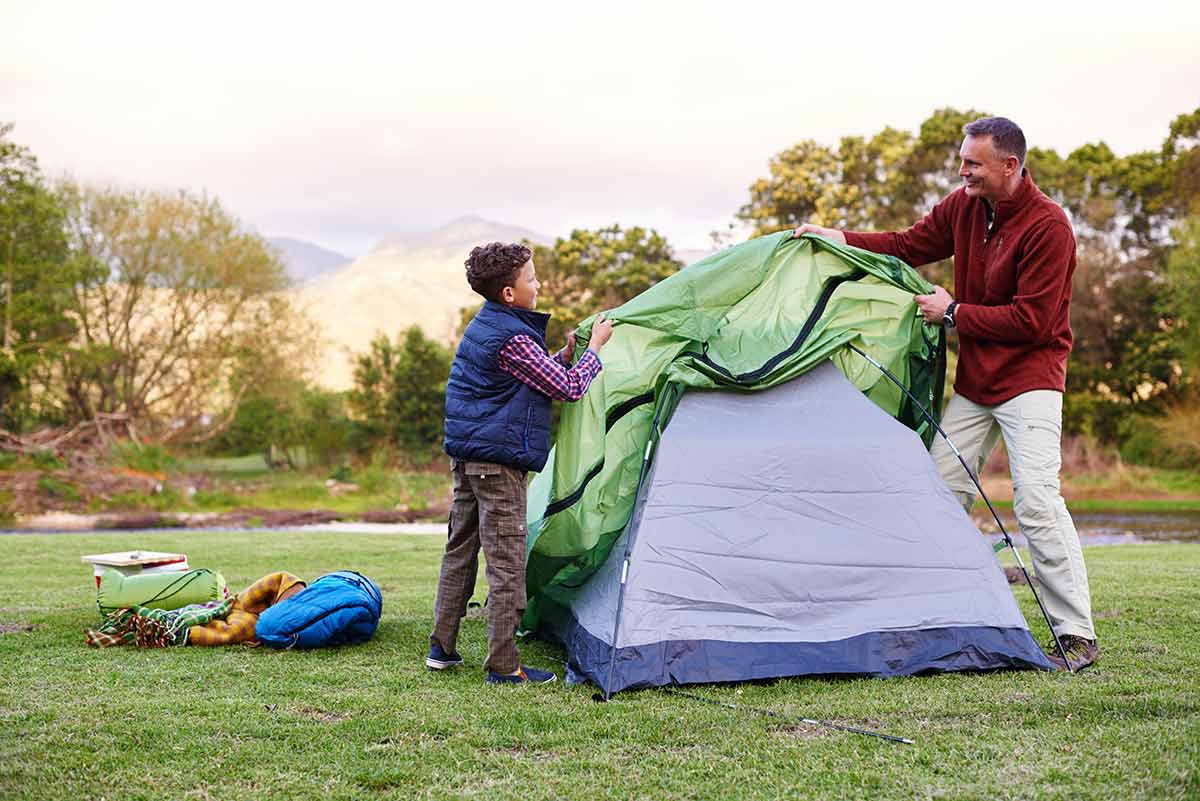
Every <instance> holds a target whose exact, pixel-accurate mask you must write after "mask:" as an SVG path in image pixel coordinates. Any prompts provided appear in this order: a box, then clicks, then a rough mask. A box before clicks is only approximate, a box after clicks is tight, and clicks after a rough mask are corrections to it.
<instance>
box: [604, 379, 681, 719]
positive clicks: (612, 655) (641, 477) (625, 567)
mask: <svg viewBox="0 0 1200 801" xmlns="http://www.w3.org/2000/svg"><path fill="white" fill-rule="evenodd" d="M672 388H673V385H671V384H667V385H666V387H664V389H663V396H662V398H661V399H660V403H659V406H658V410H657V411H656V412H655V413H654V422H653V423H651V424H650V437H649V438H648V439H647V440H646V452H645V454H643V456H642V469H641V472H640V473H638V483H637V489H635V490H634V491H633V509H632V510H630V512H629V520H628V521H627V522H626V524H625V525H626V526H628V525H629V524H630V523H632V522H633V521H634V519H635V518H636V517H637V511H638V502H639V499H640V498H641V494H642V482H644V481H645V480H646V473H647V469H648V468H649V466H650V456H651V455H652V454H653V453H654V443H655V441H656V440H657V436H656V435H658V434H659V433H660V432H659V428H658V424H659V421H660V420H661V419H662V413H663V409H665V408H666V407H667V404H666V402H665V400H666V394H667V392H669V391H672ZM633 534H634V531H633V530H630V531H629V536H627V537H626V538H625V555H624V557H623V560H622V564H621V587H620V589H619V590H618V591H617V613H616V614H615V615H614V616H613V635H612V646H611V648H612V650H611V651H610V652H609V656H608V679H607V680H606V681H605V682H604V695H603V696H601V695H600V694H599V693H596V694H595V695H593V696H592V699H593V700H595V701H605V702H607V701H608V699H609V698H611V697H612V690H611V689H610V688H611V687H612V680H613V670H614V669H615V668H616V664H617V632H618V631H619V630H620V628H621V611H622V610H623V609H624V608H625V580H626V579H627V578H629V557H630V556H632V555H633Z"/></svg>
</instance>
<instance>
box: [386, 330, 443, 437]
mask: <svg viewBox="0 0 1200 801" xmlns="http://www.w3.org/2000/svg"><path fill="white" fill-rule="evenodd" d="M452 359H453V354H452V353H451V352H450V350H449V349H448V348H447V347H446V346H445V345H442V344H440V343H438V342H434V341H433V340H431V339H426V338H425V335H424V334H423V333H421V329H420V328H418V327H416V326H413V327H411V328H409V329H408V330H407V331H405V332H404V336H403V339H402V341H401V342H400V345H399V347H398V348H397V350H396V362H395V365H394V367H393V369H392V380H391V392H390V393H389V395H388V399H387V411H388V415H389V417H390V419H391V420H393V421H394V422H393V428H394V431H395V435H394V441H395V443H396V444H397V445H398V446H399V447H400V449H401V450H403V451H404V452H405V453H408V454H409V455H411V456H415V457H421V456H426V455H428V454H429V452H430V450H431V449H434V450H436V449H437V447H438V446H439V445H440V443H441V439H442V421H443V415H444V413H445V408H446V382H447V381H448V380H449V378H450V362H451V360H452Z"/></svg>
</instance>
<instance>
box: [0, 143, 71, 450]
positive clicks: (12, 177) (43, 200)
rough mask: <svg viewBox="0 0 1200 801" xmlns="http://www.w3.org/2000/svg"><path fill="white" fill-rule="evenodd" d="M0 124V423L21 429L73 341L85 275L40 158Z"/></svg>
mask: <svg viewBox="0 0 1200 801" xmlns="http://www.w3.org/2000/svg"><path fill="white" fill-rule="evenodd" d="M12 129H13V126H12V124H11V123H0V311H2V313H3V334H2V336H3V340H2V349H0V425H3V426H5V427H10V428H22V427H25V426H27V425H30V424H32V423H33V422H34V421H35V420H36V419H37V417H38V416H39V414H41V413H42V412H44V410H43V409H39V408H38V406H37V399H36V398H35V397H34V395H33V394H32V392H31V387H30V377H31V375H32V374H33V373H34V372H36V371H37V370H38V369H39V368H40V367H41V366H43V365H44V363H45V362H47V361H48V360H49V359H51V358H53V356H54V354H56V353H58V352H59V351H61V349H62V348H64V347H66V346H67V345H68V344H69V342H70V341H71V339H72V338H73V337H74V336H75V333H76V326H75V321H74V317H73V316H72V315H71V314H70V313H69V312H70V310H71V308H72V306H73V292H72V290H73V288H74V285H75V283H76V282H77V281H78V280H80V278H81V276H80V275H79V273H78V271H77V270H75V269H74V267H75V266H76V265H75V264H74V263H73V262H72V261H71V260H70V259H69V252H68V248H67V239H66V236H65V234H64V222H65V218H66V213H65V210H64V208H63V206H62V203H61V202H60V199H59V198H58V197H57V196H56V195H55V193H54V192H53V191H51V190H50V189H49V188H48V187H47V186H46V183H45V181H44V179H43V177H42V174H41V171H40V168H39V167H38V164H37V159H36V158H35V157H34V156H33V154H32V153H31V152H30V151H29V150H28V149H27V148H24V147H21V146H19V145H17V144H15V143H14V142H12V141H11V140H10V139H9V138H8V135H9V133H10V132H11V131H12Z"/></svg>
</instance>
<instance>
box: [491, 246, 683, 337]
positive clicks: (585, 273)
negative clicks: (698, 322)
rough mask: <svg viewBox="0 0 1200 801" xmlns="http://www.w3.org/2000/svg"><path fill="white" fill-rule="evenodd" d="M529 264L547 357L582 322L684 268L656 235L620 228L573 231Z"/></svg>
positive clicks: (538, 250) (535, 255)
mask: <svg viewBox="0 0 1200 801" xmlns="http://www.w3.org/2000/svg"><path fill="white" fill-rule="evenodd" d="M533 261H534V264H535V265H536V267H537V275H538V280H539V281H541V284H542V288H541V290H540V291H539V293H538V310H539V311H545V312H549V313H550V314H551V315H552V316H551V320H550V325H549V326H548V328H547V331H546V344H547V346H548V348H549V349H550V350H551V351H553V350H557V349H558V348H559V347H561V346H562V344H563V341H564V340H565V338H566V335H567V332H569V331H571V330H572V329H573V328H574V327H575V326H576V325H578V324H579V322H580V321H581V320H583V319H585V318H587V317H589V316H591V315H593V314H596V313H597V312H600V311H604V310H607V309H614V308H616V307H617V306H620V305H621V304H622V303H624V302H625V301H627V300H630V299H631V298H634V297H636V296H637V295H639V294H640V293H642V292H644V291H645V290H647V289H649V288H650V287H652V286H654V285H655V284H656V283H658V282H659V281H661V280H662V279H664V278H666V277H668V276H670V275H672V274H674V273H676V272H678V271H679V269H680V268H681V267H683V263H682V262H680V261H677V260H676V259H675V257H674V256H673V255H672V252H671V247H670V245H669V244H668V243H667V240H666V239H665V238H664V237H663V236H662V235H660V234H659V233H658V232H657V231H654V230H653V229H647V228H642V227H640V226H634V227H632V228H626V229H622V228H621V227H620V226H619V225H611V226H608V227H607V228H598V229H596V230H582V229H580V230H574V231H572V232H571V235H570V236H569V237H567V238H566V239H558V240H556V241H555V243H554V245H552V246H550V247H546V246H542V245H537V246H534V248H533ZM468 319H469V318H468Z"/></svg>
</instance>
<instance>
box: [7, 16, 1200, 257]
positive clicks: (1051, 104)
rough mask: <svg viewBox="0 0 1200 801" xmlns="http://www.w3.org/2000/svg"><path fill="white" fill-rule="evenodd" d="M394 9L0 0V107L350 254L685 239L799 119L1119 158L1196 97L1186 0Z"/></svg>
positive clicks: (101, 173) (111, 161) (69, 149)
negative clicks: (953, 121)
mask: <svg viewBox="0 0 1200 801" xmlns="http://www.w3.org/2000/svg"><path fill="white" fill-rule="evenodd" d="M408 5H409V4H407V3H382V2H381V3H374V4H367V3H349V2H347V3H338V4H335V3H329V2H323V3H312V4H306V3H298V2H289V3H271V2H238V3H231V2H230V3H226V2H215V1H214V2H205V3H188V4H184V3H163V2H154V3H142V2H120V3H95V2H86V3H85V2H56V1H55V0H39V1H38V2H32V1H31V0H0V31H3V34H4V35H3V38H2V41H3V47H0V121H11V122H15V123H16V126H17V127H16V129H15V131H14V132H13V135H12V136H13V138H14V139H15V140H16V141H18V142H20V143H21V144H24V145H27V146H29V147H30V148H32V149H33V151H34V152H35V154H36V155H37V156H38V157H39V159H40V160H41V163H42V165H43V167H44V169H46V171H47V172H49V173H51V174H58V173H62V172H69V173H70V174H72V175H74V176H76V177H77V178H81V179H84V180H88V181H101V182H116V183H121V184H125V185H130V186H138V187H152V188H161V189H170V188H176V187H188V188H191V189H194V190H206V191H208V192H210V193H212V194H215V195H216V196H218V197H219V198H221V200H222V201H223V202H224V203H225V205H226V206H227V207H228V208H229V209H230V210H232V211H233V212H234V213H235V214H237V215H238V216H239V217H240V218H242V219H243V220H244V221H246V222H247V223H248V224H250V225H252V226H254V227H255V228H256V229H257V230H259V231H260V232H262V233H264V234H266V235H271V236H284V235H285V236H294V237H297V238H301V239H306V240H309V241H312V242H315V243H317V244H320V245H322V246H325V247H328V248H332V249H335V250H339V251H341V252H343V253H346V254H348V255H351V256H353V255H358V254H361V253H362V252H364V251H366V250H367V249H369V248H370V246H371V245H372V244H373V243H374V242H376V241H377V240H379V239H380V238H382V237H383V236H384V235H385V234H388V233H390V232H394V231H406V230H413V229H419V228H425V227H432V226H436V225H439V224H441V223H444V222H446V221H448V220H450V219H452V218H454V217H456V216H460V215H464V214H480V215H483V216H485V217H489V218H492V219H495V220H498V221H502V222H506V223H513V224H518V225H523V226H526V227H529V228H533V229H535V230H538V231H541V232H543V233H545V234H548V235H551V236H561V235H566V234H567V233H568V232H569V231H570V229H571V228H572V227H596V226H600V225H606V224H609V223H612V222H618V223H621V224H623V225H633V224H641V225H649V226H653V227H656V228H658V229H659V230H660V231H661V232H662V233H664V234H665V235H666V236H667V237H668V239H669V240H670V241H671V242H672V243H673V244H675V245H676V246H678V247H682V248H694V247H703V246H704V245H705V243H706V241H707V233H708V232H709V231H711V230H713V229H714V228H720V227H723V226H725V225H726V224H727V223H728V222H730V221H731V220H732V219H733V215H734V213H735V212H736V211H737V209H738V207H739V206H740V205H741V204H743V203H744V202H745V201H746V199H747V187H748V185H749V184H750V182H751V181H752V180H754V179H755V178H756V177H759V176H761V175H763V174H764V173H765V171H766V163H767V160H768V158H769V157H770V156H771V155H772V154H774V153H776V152H778V151H780V150H782V149H784V148H786V147H788V146H789V145H791V144H793V143H795V142H796V141H798V140H800V139H805V138H812V139H816V140H818V141H821V142H826V143H830V144H832V143H834V142H836V140H837V138H838V137H840V136H843V135H847V134H861V135H870V134H872V133H874V132H876V131H878V130H879V129H880V128H882V127H883V126H885V125H892V126H896V127H901V128H907V129H909V130H915V129H916V128H917V126H919V125H920V123H921V121H922V120H924V119H925V118H926V117H928V116H929V114H930V113H931V112H932V111H933V110H934V109H936V108H939V107H943V106H953V107H958V108H972V107H973V108H978V109H985V110H988V111H991V112H993V113H998V114H1004V115H1006V116H1009V117H1011V118H1013V119H1015V120H1017V121H1018V122H1019V123H1020V124H1021V125H1022V126H1023V127H1024V129H1025V132H1026V135H1027V137H1028V139H1029V140H1030V142H1031V144H1034V145H1040V146H1049V147H1054V148H1056V149H1058V150H1059V151H1060V152H1063V153H1065V152H1067V151H1069V150H1071V149H1073V148H1075V147H1077V146H1079V145H1081V144H1083V143H1085V142H1090V141H1095V140H1097V139H1103V140H1104V141H1106V142H1108V143H1109V145H1110V146H1111V147H1112V148H1113V149H1114V150H1115V151H1116V152H1117V153H1128V152H1131V151H1135V150H1142V149H1148V148H1155V147H1158V146H1159V145H1160V144H1161V143H1162V140H1163V138H1164V137H1165V135H1166V131H1167V126H1168V125H1169V124H1170V121H1171V120H1172V119H1173V118H1174V117H1175V116H1176V115H1178V114H1180V113H1183V112H1190V111H1192V110H1194V109H1195V108H1197V107H1198V106H1200V56H1198V55H1197V52H1198V51H1200V3H1195V2H1171V3H1169V2H1159V0H1140V2H1137V3H1130V2H1119V3H1105V2H1086V3H1082V2H1080V3H1075V2H1054V3H1051V2H1045V1H1044V0H1042V2H1037V3H1027V2H1023V1H1022V2H1016V1H1015V0H1014V1H1013V2H1003V0H1001V2H991V3H979V2H976V3H970V2H955V3H895V2H889V3H880V4H878V6H876V5H874V4H872V3H865V2H854V1H853V0H851V1H850V2H846V0H840V1H838V2H826V3H814V2H795V0H793V1H792V2H787V3H756V2H753V0H745V1H744V2H730V1H729V0H727V1H726V2H721V3H709V2H702V1H701V0H692V1H691V2H687V3H655V2H646V1H644V2H640V3H625V2H620V1H618V0H610V1H609V2H605V3H564V2H561V0H560V2H554V3H522V2H512V3H496V2H488V3H471V2H462V1H461V0H460V1H459V2H452V3H441V4H435V3H422V4H420V5H421V6H422V8H419V9H418V8H411V9H410V8H407V6H408ZM414 5H415V4H414ZM435 6H440V8H434V7H435ZM916 9H920V11H917V10H916Z"/></svg>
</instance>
